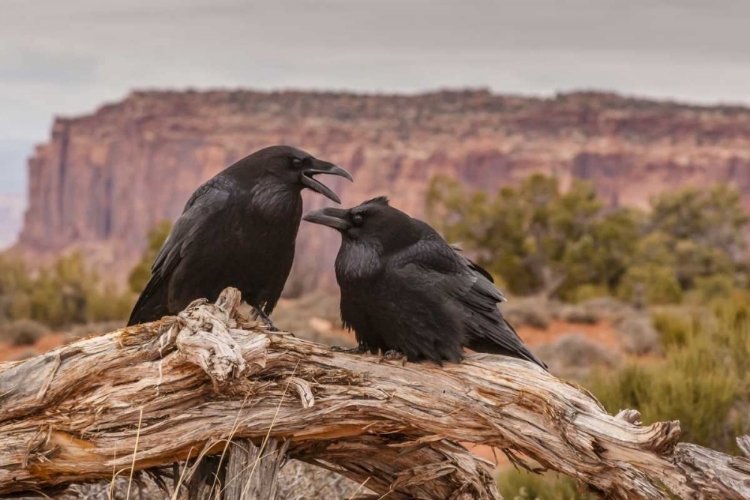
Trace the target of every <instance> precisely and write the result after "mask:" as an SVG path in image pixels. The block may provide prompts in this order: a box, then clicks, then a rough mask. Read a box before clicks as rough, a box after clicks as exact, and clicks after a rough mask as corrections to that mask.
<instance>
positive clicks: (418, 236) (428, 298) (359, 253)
mask: <svg viewBox="0 0 750 500" xmlns="http://www.w3.org/2000/svg"><path fill="white" fill-rule="evenodd" d="M322 174H329V175H337V176H341V177H345V178H347V179H349V180H352V177H351V175H349V173H348V172H347V171H346V170H344V169H342V168H340V167H337V166H336V165H333V164H332V163H329V162H326V161H322V160H319V159H317V158H314V157H313V156H311V155H309V154H308V153H306V152H304V151H300V150H299V149H296V148H292V147H289V146H272V147H269V148H265V149H262V150H260V151H257V152H256V153H253V154H251V155H250V156H248V157H246V158H244V159H242V160H240V161H238V162H237V163H235V164H234V165H232V166H230V167H228V168H227V169H225V170H224V171H223V172H221V173H219V174H218V175H216V176H215V177H214V178H212V179H211V180H209V181H208V182H206V183H205V184H203V185H202V186H201V187H199V188H198V190H197V191H196V192H195V193H194V194H193V195H192V196H191V197H190V200H189V201H188V202H187V205H186V206H185V209H184V211H183V213H182V215H181V216H180V218H179V219H177V222H176V223H175V225H174V227H173V228H172V232H171V233H170V234H169V237H168V238H167V240H166V242H165V243H164V246H163V247H162V248H161V250H160V252H159V254H158V256H157V257H156V260H155V261H154V264H153V267H152V269H151V280H150V281H149V282H148V284H147V285H146V288H145V289H144V290H143V292H142V294H141V296H140V298H139V299H138V302H137V304H136V305H135V308H134V309H133V312H132V314H131V316H130V320H129V322H128V324H129V325H134V324H138V323H145V322H149V321H154V320H157V319H159V318H161V317H162V316H165V315H169V314H176V313H178V312H179V311H181V310H182V309H184V308H185V307H186V306H187V305H188V304H189V303H191V302H192V301H193V300H195V299H198V298H207V299H209V300H216V299H217V297H218V295H219V293H220V292H221V291H222V290H223V289H224V288H226V287H229V286H232V287H235V288H237V289H239V290H240V292H242V297H243V298H244V299H245V300H246V301H247V303H248V304H250V305H252V306H253V307H255V308H256V309H257V310H258V312H259V314H260V315H261V316H262V317H263V318H264V319H265V320H266V321H269V322H270V320H268V315H269V314H271V312H272V311H273V308H274V306H275V305H276V302H277V301H278V299H279V296H280V295H281V291H282V289H283V288H284V283H285V282H286V279H287V276H288V275H289V271H290V270H291V268H292V262H293V260H294V246H295V239H296V237H297V230H298V229H299V224H300V220H301V219H302V197H301V192H302V190H303V189H305V188H307V189H311V190H313V191H317V192H318V193H321V194H322V195H324V196H326V197H327V198H330V199H331V200H333V201H335V202H336V203H340V200H339V198H338V197H337V196H336V194H335V193H334V192H333V191H331V190H330V189H329V188H328V187H326V186H325V185H324V184H322V183H320V182H319V181H318V180H316V179H315V178H314V176H315V175H322ZM304 219H305V220H306V221H309V222H312V223H315V224H322V225H324V226H329V227H331V228H333V229H335V230H336V231H338V232H339V233H340V234H341V248H340V250H339V253H338V256H337V257H336V266H335V267H336V279H337V281H338V284H339V286H340V287H341V319H342V321H343V323H344V326H345V327H347V328H349V329H351V330H354V332H355V336H356V339H357V342H358V345H359V347H358V349H357V351H358V352H367V351H369V352H371V353H374V354H375V353H377V352H378V351H381V352H382V353H384V354H385V353H392V352H393V353H399V354H403V355H406V357H407V359H408V360H409V361H421V360H429V361H433V362H435V363H438V364H442V362H443V361H454V362H457V361H460V360H461V358H462V357H463V351H462V348H463V347H468V348H469V349H472V350H474V351H479V352H488V353H494V354H505V355H507V356H513V357H516V358H521V359H525V360H528V361H532V362H534V363H536V364H538V365H539V366H541V367H543V368H546V365H545V364H544V363H543V362H542V361H540V360H539V359H538V358H537V357H536V356H534V354H532V353H531V351H529V350H528V349H527V348H526V346H524V344H523V342H522V341H521V339H520V338H519V337H518V335H517V334H516V332H515V330H514V329H513V328H512V327H511V326H510V325H509V324H508V323H507V322H506V321H505V319H504V318H503V316H502V314H501V313H500V311H499V309H498V307H497V304H498V303H499V302H502V301H504V300H505V298H504V297H503V294H502V293H500V291H499V290H498V289H497V288H495V286H494V285H493V281H492V276H491V275H490V274H489V273H488V272H487V271H485V270H484V269H482V268H481V267H480V266H478V265H477V264H475V263H474V262H472V261H471V260H469V259H467V258H466V257H464V256H463V255H461V254H460V253H459V251H458V250H457V249H456V248H455V247H452V246H451V245H449V244H448V243H446V241H445V240H443V238H441V237H440V235H439V234H438V233H437V232H436V231H435V230H434V229H432V228H431V227H430V226H429V225H427V224H426V223H424V222H422V221H420V220H417V219H413V218H411V217H409V216H408V215H407V214H405V213H404V212H401V211H399V210H396V209H395V208H393V207H391V206H389V204H388V200H387V198H385V197H380V198H375V199H372V200H369V201H366V202H364V203H362V204H361V205H359V206H356V207H354V208H351V209H348V210H344V209H337V208H324V209H322V210H315V211H313V212H310V213H308V214H307V215H305V217H304ZM271 325H272V324H271Z"/></svg>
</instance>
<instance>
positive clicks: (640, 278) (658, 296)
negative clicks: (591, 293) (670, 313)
mask: <svg viewBox="0 0 750 500" xmlns="http://www.w3.org/2000/svg"><path fill="white" fill-rule="evenodd" d="M682 293H683V292H682V288H681V287H680V282H679V281H677V276H676V275H675V272H674V270H673V269H672V268H671V267H669V266H660V265H655V264H643V265H637V266H633V267H631V268H629V269H628V270H627V272H626V273H625V275H624V276H623V278H622V282H621V283H620V286H619V287H618V289H617V295H618V296H619V297H620V298H621V299H622V300H625V301H627V302H631V303H635V304H638V305H644V304H648V305H653V304H676V303H679V302H680V301H681V300H682Z"/></svg>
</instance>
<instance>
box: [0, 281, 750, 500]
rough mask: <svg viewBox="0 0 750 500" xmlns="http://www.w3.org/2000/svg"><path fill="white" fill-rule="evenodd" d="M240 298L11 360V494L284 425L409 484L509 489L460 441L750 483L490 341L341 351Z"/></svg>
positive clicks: (627, 473)
mask: <svg viewBox="0 0 750 500" xmlns="http://www.w3.org/2000/svg"><path fill="white" fill-rule="evenodd" d="M239 302H240V296H239V293H238V292H237V291H236V290H233V289H227V290H226V291H225V292H224V293H223V294H222V296H221V297H220V299H219V301H218V302H217V304H215V305H214V304H207V303H205V301H196V302H195V303H193V304H192V305H191V306H190V307H189V308H188V309H187V310H186V311H184V312H183V313H181V314H180V315H179V316H178V317H172V318H165V319H163V320H161V321H158V322H155V323H151V324H147V325H139V326H135V327H131V328H127V329H122V330H118V331H116V332H113V333H110V334H106V335H102V336H98V337H92V338H88V339H84V340H81V341H79V342H76V343H73V344H69V345H67V346H63V347H61V348H58V349H56V350H54V351H51V352H49V353H47V354H44V355H42V356H39V357H36V358H32V359H29V360H26V361H22V362H14V363H5V364H1V365H0V494H7V493H12V492H19V491H24V490H29V489H44V488H48V487H53V486H55V485H59V484H63V483H66V482H73V481H75V482H79V481H86V480H92V479H95V478H111V477H112V476H113V474H120V475H127V474H129V473H130V468H131V464H132V463H133V462H134V463H135V468H136V469H145V468H150V467H155V466H162V465H165V464H170V463H172V462H174V461H177V460H184V459H186V458H188V457H195V456H197V455H199V454H201V453H207V454H209V455H217V454H221V453H222V450H224V448H225V447H226V442H227V440H228V439H231V438H241V439H247V440H250V441H252V442H253V443H255V445H256V446H260V445H261V443H262V442H263V440H264V439H266V438H267V437H268V438H272V439H273V440H278V441H279V442H284V443H285V446H288V448H287V450H286V451H287V454H288V456H290V457H294V458H298V459H300V460H304V461H307V462H310V463H313V464H316V465H320V466H322V467H326V468H328V469H331V470H334V471H337V472H339V473H341V474H343V475H346V476H347V477H349V478H351V479H353V480H354V481H358V482H360V483H363V482H365V481H367V483H366V484H367V488H369V489H370V490H372V491H375V492H376V493H378V495H382V494H385V493H388V492H390V493H389V495H388V498H394V499H407V498H436V499H437V498H439V499H447V498H451V499H471V498H479V499H499V498H501V497H500V494H499V493H498V491H497V488H496V485H495V483H494V480H493V478H492V477H491V476H490V474H489V473H488V472H487V471H486V469H485V468H484V467H483V466H482V464H481V461H480V459H478V458H475V457H474V456H473V455H471V454H470V453H468V452H467V451H466V449H464V448H463V447H462V446H460V445H458V444H456V443H458V442H470V443H481V444H485V445H490V446H493V447H496V448H498V449H500V450H502V451H503V452H505V453H506V454H507V455H508V456H509V457H510V458H511V460H512V461H513V462H514V463H516V464H519V465H521V466H524V467H528V468H531V469H535V470H539V469H551V470H556V471H559V472H561V473H563V474H567V475H570V476H572V477H574V478H576V479H578V480H579V481H581V482H582V483H583V484H585V485H587V486H588V487H589V488H590V489H592V490H593V491H597V492H600V493H602V494H603V495H605V496H607V497H608V498H622V499H625V498H644V499H646V498H649V499H651V498H656V499H666V498H668V494H669V493H671V494H673V495H675V496H678V497H680V498H724V499H740V498H750V460H748V459H747V458H745V457H729V456H727V455H724V454H721V453H718V452H715V451H712V450H708V449H705V448H702V447H699V446H695V445H690V444H678V443H677V440H678V437H679V423H678V422H659V423H655V424H652V425H649V426H641V425H639V424H638V422H637V420H638V414H637V412H635V411H632V410H631V411H626V412H621V413H620V414H618V416H611V415H609V414H607V412H606V411H604V409H603V408H602V407H601V405H600V404H599V403H598V402H597V401H596V399H595V398H594V397H593V396H591V394H589V393H588V392H587V391H586V390H585V389H583V388H581V387H579V386H577V385H574V384H570V383H568V382H565V381H563V380H560V379H557V378H555V377H553V376H552V375H550V374H548V373H546V372H544V371H543V370H541V369H540V368H538V367H536V366H535V365H533V364H531V363H528V362H524V361H520V360H516V359H511V358H507V357H503V356H492V355H479V354H477V355H471V356H468V357H467V358H466V360H465V361H463V362H462V363H460V364H446V365H445V366H444V367H442V368H440V367H438V366H435V365H431V364H414V363H403V362H402V361H392V360H383V359H382V358H380V357H378V356H365V355H351V354H344V353H334V352H331V351H330V350H329V349H328V348H327V347H325V346H321V345H318V344H314V343H311V342H308V341H304V340H300V339H297V338H295V337H293V336H292V335H289V334H272V333H270V332H266V331H264V330H263V329H262V327H261V326H260V325H257V324H254V323H252V322H250V321H249V320H247V319H246V318H244V317H242V316H241V315H239V313H238V312H237V307H238V305H239ZM139 422H140V426H139ZM136 441H137V448H136ZM742 444H744V441H742V442H741V445H742ZM134 458H135V459H134Z"/></svg>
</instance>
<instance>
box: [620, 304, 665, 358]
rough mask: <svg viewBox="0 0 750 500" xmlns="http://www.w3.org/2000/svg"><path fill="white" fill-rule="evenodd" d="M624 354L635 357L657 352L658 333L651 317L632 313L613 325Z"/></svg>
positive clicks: (640, 313)
mask: <svg viewBox="0 0 750 500" xmlns="http://www.w3.org/2000/svg"><path fill="white" fill-rule="evenodd" d="M615 328H616V329H617V332H618V333H619V334H620V337H621V342H622V347H623V349H624V350H625V352H627V353H629V354H634V355H636V356H643V355H644V354H651V353H655V352H657V351H658V350H659V332H658V331H656V329H655V328H654V326H653V324H652V322H651V316H650V315H649V314H646V313H643V312H637V311H636V312H633V313H632V314H628V315H625V316H623V317H622V318H621V319H620V320H619V321H617V322H616V323H615Z"/></svg>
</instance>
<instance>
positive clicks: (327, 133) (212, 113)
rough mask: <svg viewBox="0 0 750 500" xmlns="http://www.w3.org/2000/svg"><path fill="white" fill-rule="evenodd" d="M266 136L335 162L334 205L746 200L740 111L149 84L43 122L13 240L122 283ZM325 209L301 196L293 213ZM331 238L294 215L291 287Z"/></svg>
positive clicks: (333, 242)
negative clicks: (48, 128) (674, 197)
mask: <svg viewBox="0 0 750 500" xmlns="http://www.w3.org/2000/svg"><path fill="white" fill-rule="evenodd" d="M276 143H286V144H292V145H295V146H298V147H300V148H302V149H305V150H307V151H309V152H310V153H312V154H313V155H315V156H318V157H320V158H324V159H327V160H330V161H333V162H335V163H337V164H339V165H341V166H343V167H345V168H347V169H348V170H349V171H350V172H351V173H352V174H353V175H354V178H355V182H354V183H353V184H349V183H348V182H346V181H344V180H342V179H338V178H335V179H334V178H326V179H325V182H326V183H327V184H328V185H329V186H331V187H332V188H334V190H336V191H337V192H339V193H340V194H341V195H342V196H341V198H342V200H343V205H344V206H350V205H353V204H357V203H359V202H361V201H363V200H364V199H367V198H370V197H373V196H376V195H381V194H387V195H389V197H390V198H391V200H392V203H393V204H394V205H395V206H396V207H398V208H401V209H403V210H406V211H408V212H410V213H412V214H415V215H420V214H421V213H422V212H423V209H424V206H423V205H424V201H423V200H424V193H425V189H426V187H427V185H428V181H429V179H430V177H432V176H433V175H435V174H446V175H450V176H453V177H456V178H458V179H460V180H462V181H463V182H465V183H466V184H467V185H471V186H475V187H480V188H485V189H492V190H494V189H496V188H497V187H499V186H501V185H503V184H516V183H518V182H519V181H521V180H522V179H523V178H525V177H526V176H528V175H529V174H530V173H532V172H543V173H546V174H551V175H556V176H558V177H559V178H560V179H561V182H562V184H563V186H565V185H569V183H570V182H571V180H572V179H574V178H582V179H589V180H591V181H593V182H594V183H595V185H596V187H597V190H598V193H599V194H600V196H601V197H602V198H603V199H604V200H605V201H606V202H607V203H609V204H611V205H633V206H638V207H646V206H647V205H648V201H649V199H650V197H652V196H653V195H654V194H657V193H659V192H662V191H664V190H667V189H674V188H676V187H679V186H683V185H699V186H705V185H709V184H712V183H716V182H729V183H732V184H733V185H735V186H736V187H738V188H739V189H741V190H742V192H743V196H744V200H745V205H746V206H747V207H749V208H750V109H746V108H740V107H697V106H688V105H680V104H674V103H665V102H654V101H646V100H637V99H629V98H623V97H620V96H617V95H613V94H604V93H573V94H564V95H559V96H557V97H554V98H550V99H539V98H526V97H516V96H504V95H496V94H492V93H490V92H487V91H482V90H478V91H444V92H435V93H429V94H420V95H358V94H346V93H315V92H271V93H265V92H253V91H208V92H194V91H185V92H156V91H154V92H151V91H148V92H135V93H132V94H131V95H130V96H128V97H127V98H126V99H124V100H123V101H121V102H118V103H115V104H110V105H106V106H104V107H102V108H101V109H99V110H98V111H96V112H95V113H93V114H91V115H89V116H82V117H77V118H59V119H57V120H56V121H55V123H54V126H53V129H52V134H51V138H50V140H49V141H48V142H47V143H45V144H43V145H40V146H38V147H37V149H36V152H35V154H34V156H33V157H32V158H31V159H30V160H29V173H30V181H29V190H30V191H29V208H28V211H27V213H26V217H25V223H24V227H23V230H22V232H21V235H20V243H19V249H20V250H21V251H22V252H24V253H25V254H26V255H30V256H34V258H38V259H44V258H48V257H49V256H51V255H55V254H57V253H59V252H62V251H66V250H69V249H71V248H79V249H82V250H83V251H84V252H85V253H86V255H87V256H88V257H89V258H90V260H91V262H93V263H94V264H95V265H96V266H97V267H98V268H99V269H100V270H101V272H102V274H104V275H105V276H109V277H110V278H111V279H113V280H116V281H119V282H122V279H123V278H124V277H125V276H126V275H127V272H128V271H129V269H130V268H131V266H132V265H133V264H134V262H135V261H136V260H137V259H138V257H139V256H140V254H141V252H142V250H143V246H144V244H145V236H146V233H147V232H148V230H149V229H150V228H151V227H152V226H153V225H154V224H156V223H157V222H159V221H160V220H163V219H174V218H176V217H177V216H178V215H179V213H180V212H181V210H182V207H183V206H184V204H185V202H186V200H187V199H188V197H189V196H190V194H191V193H192V192H193V190H194V189H195V188H196V187H197V186H198V185H200V184H201V183H202V182H203V181H205V180H206V179H208V178H209V177H211V176H213V175H214V174H216V173H217V172H219V171H220V170H222V169H223V168H224V167H226V166H228V165H229V164H231V163H232V162H234V161H236V160H237V159H239V158H241V157H243V156H245V155H247V154H248V153H250V152H252V151H254V150H257V149H259V148H261V147H264V146H267V145H271V144H276ZM324 203H327V201H326V200H324V198H323V197H321V196H318V195H314V194H312V193H308V194H306V195H305V209H306V210H309V209H313V208H318V207H320V206H322V205H323V204H324ZM338 244H339V237H338V236H337V235H336V234H335V233H333V232H332V231H330V230H326V228H322V227H318V226H311V225H309V224H305V223H303V225H302V228H301V231H300V239H299V244H298V250H297V256H298V258H297V262H296V264H295V271H294V274H293V278H292V280H291V281H290V285H291V286H292V287H293V288H299V287H305V288H310V287H314V286H318V285H321V284H323V285H327V286H330V285H332V284H333V269H332V262H333V258H334V255H335V251H336V249H337V248H338ZM248 265H251V263H248Z"/></svg>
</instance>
